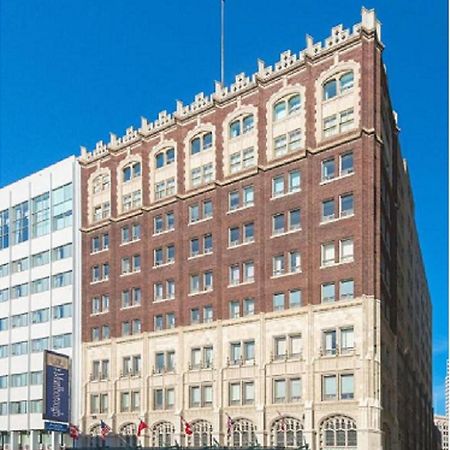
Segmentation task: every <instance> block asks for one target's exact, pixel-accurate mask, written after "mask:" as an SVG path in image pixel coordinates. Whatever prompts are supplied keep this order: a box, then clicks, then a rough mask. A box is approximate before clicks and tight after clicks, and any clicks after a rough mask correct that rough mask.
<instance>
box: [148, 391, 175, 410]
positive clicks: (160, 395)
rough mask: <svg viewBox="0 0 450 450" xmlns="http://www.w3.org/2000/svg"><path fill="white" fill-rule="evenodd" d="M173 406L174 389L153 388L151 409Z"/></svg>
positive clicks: (170, 407)
mask: <svg viewBox="0 0 450 450" xmlns="http://www.w3.org/2000/svg"><path fill="white" fill-rule="evenodd" d="M174 406H175V389H174V388H165V389H154V390H153V409H155V410H162V409H173V408H174Z"/></svg>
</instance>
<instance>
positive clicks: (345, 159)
mask: <svg viewBox="0 0 450 450" xmlns="http://www.w3.org/2000/svg"><path fill="white" fill-rule="evenodd" d="M339 169H340V175H341V176H343V175H348V174H350V173H353V153H352V152H350V153H346V154H344V155H341V157H340V168H339Z"/></svg>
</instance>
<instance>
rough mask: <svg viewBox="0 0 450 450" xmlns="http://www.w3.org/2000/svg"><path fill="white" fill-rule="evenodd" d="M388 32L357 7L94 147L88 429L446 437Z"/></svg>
mask: <svg viewBox="0 0 450 450" xmlns="http://www.w3.org/2000/svg"><path fill="white" fill-rule="evenodd" d="M382 51H383V44H382V42H381V28H380V23H379V22H378V20H377V18H376V16H375V13H374V11H369V10H366V9H363V10H362V21H361V23H358V24H356V25H355V26H354V27H352V29H345V28H344V27H343V26H342V25H339V26H336V27H334V28H333V29H332V30H331V35H330V36H329V37H328V38H327V39H326V40H325V42H317V43H314V41H313V39H312V38H311V37H309V36H308V37H307V46H306V49H305V50H303V51H301V52H300V53H292V52H290V51H286V52H284V53H282V54H281V57H280V60H279V61H278V62H276V63H275V64H274V65H273V66H267V65H266V64H265V63H264V62H263V61H259V62H258V70H257V72H256V73H255V74H253V75H251V76H246V75H245V74H239V75H238V76H237V77H236V79H235V82H234V83H233V84H231V86H222V85H221V84H220V83H218V84H216V88H215V92H214V93H213V94H212V95H210V96H206V95H204V94H203V93H200V94H198V95H197V96H196V97H195V101H194V102H193V103H192V104H189V105H184V104H183V103H181V102H178V103H177V108H176V111H175V112H174V113H173V114H168V113H167V112H165V111H163V112H161V113H160V114H159V116H158V119H157V120H156V121H154V122H149V121H147V120H146V119H142V124H141V126H140V127H139V128H138V129H135V128H133V127H131V128H129V129H128V130H127V132H126V134H125V136H123V137H117V136H115V135H111V139H110V142H109V143H103V142H99V143H98V144H97V146H96V148H95V149H94V150H93V151H92V152H88V151H87V150H86V149H83V151H82V155H81V157H80V158H79V161H80V165H81V196H82V203H81V205H82V254H83V269H82V270H83V273H82V278H83V280H84V281H83V284H82V296H83V299H82V302H83V316H82V341H83V342H82V352H83V361H84V363H83V369H82V386H83V390H82V395H83V398H82V411H81V415H82V428H83V431H84V432H85V433H86V435H87V436H88V440H87V444H90V445H96V444H97V443H98V441H97V440H98V439H99V434H100V421H101V420H103V421H104V422H105V423H107V424H108V426H110V427H111V429H112V433H111V434H110V435H109V436H108V438H107V439H108V441H110V440H111V442H107V444H111V443H112V439H113V438H112V435H113V434H114V435H118V436H120V442H124V441H127V442H132V441H134V439H135V437H134V435H135V433H136V426H137V423H138V421H139V418H141V419H144V420H145V421H146V422H147V423H148V424H149V425H150V430H147V431H145V432H144V437H143V438H142V441H141V443H142V445H152V446H165V445H174V444H175V443H176V442H178V443H180V444H184V445H188V446H207V445H212V444H213V443H214V442H218V443H220V444H223V445H230V446H248V445H254V444H260V445H278V446H295V447H299V446H301V445H303V444H305V443H308V444H309V448H310V449H313V450H319V449H321V450H326V449H328V450H329V449H337V448H339V449H344V448H345V449H353V450H356V449H364V450H375V449H377V450H378V449H389V450H400V449H401V450H412V449H420V450H423V449H431V448H432V440H433V415H432V406H431V398H432V393H431V304H430V298H429V294H428V288H427V282H426V278H425V273H424V267H423V262H422V258H421V252H420V247H419V242H418V236H417V232H416V227H415V221H414V203H413V196H412V192H411V185H410V181H409V176H408V170H407V165H406V162H405V161H404V159H403V158H402V155H401V151H400V145H399V139H398V133H399V128H398V126H397V118H396V115H395V113H394V112H393V110H392V106H391V102H390V96H389V91H388V83H387V75H386V70H385V67H384V65H383V60H382ZM186 423H189V425H190V427H191V428H192V431H193V434H192V435H190V436H188V435H186V434H185V433H184V428H185V425H186ZM117 442H119V441H117ZM120 442H119V443H120Z"/></svg>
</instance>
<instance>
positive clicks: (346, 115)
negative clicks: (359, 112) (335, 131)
mask: <svg viewBox="0 0 450 450" xmlns="http://www.w3.org/2000/svg"><path fill="white" fill-rule="evenodd" d="M353 122H354V115H353V108H350V109H347V110H345V111H342V112H341V113H340V114H339V131H340V132H341V133H344V132H346V131H348V130H350V129H351V128H353Z"/></svg>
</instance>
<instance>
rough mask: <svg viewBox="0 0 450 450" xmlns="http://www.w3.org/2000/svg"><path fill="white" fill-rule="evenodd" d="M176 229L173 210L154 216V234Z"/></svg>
mask: <svg viewBox="0 0 450 450" xmlns="http://www.w3.org/2000/svg"><path fill="white" fill-rule="evenodd" d="M174 229H175V215H174V213H173V211H169V212H167V213H165V214H161V215H158V216H155V217H154V218H153V234H159V233H163V232H165V231H172V230H174Z"/></svg>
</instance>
